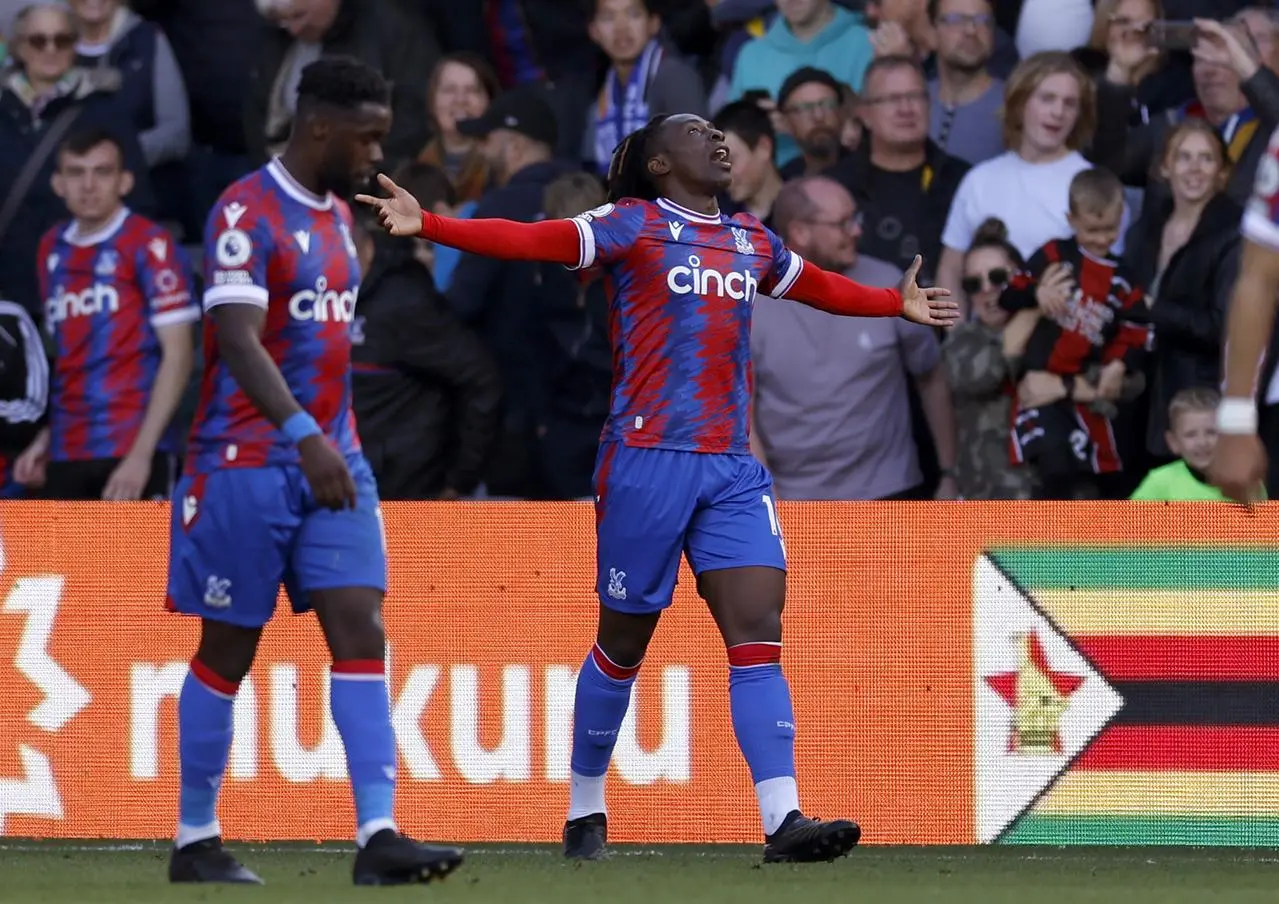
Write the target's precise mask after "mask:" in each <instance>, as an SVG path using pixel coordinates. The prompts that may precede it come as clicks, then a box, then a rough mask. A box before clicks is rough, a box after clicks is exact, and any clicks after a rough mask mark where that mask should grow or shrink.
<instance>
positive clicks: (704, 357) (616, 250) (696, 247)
mask: <svg viewBox="0 0 1279 904" xmlns="http://www.w3.org/2000/svg"><path fill="white" fill-rule="evenodd" d="M573 222H574V223H575V224H576V225H577V229H578V236H579V240H580V255H579V258H580V259H579V261H578V264H577V268H578V269H585V268H589V267H594V266H598V267H602V268H603V270H604V272H605V275H606V276H607V278H608V280H609V283H610V308H609V328H610V333H611V339H612V345H613V399H612V404H611V407H610V412H609V417H608V421H607V422H606V423H605V426H604V432H603V436H602V440H603V441H608V440H620V441H621V442H623V443H625V444H626V445H628V446H638V447H648V448H658V449H679V450H683V451H689V452H711V453H714V452H732V453H743V454H744V453H748V452H749V451H750V405H751V389H752V385H751V381H752V376H751V364H750V329H751V311H752V309H753V306H754V302H755V297H756V296H757V295H758V294H759V293H760V292H763V293H764V294H765V295H769V296H772V297H775V298H781V297H782V296H783V295H785V294H786V292H787V290H789V289H790V288H791V286H793V285H794V284H795V280H796V279H798V278H799V274H800V272H801V271H802V270H803V267H804V261H803V259H802V258H801V257H800V256H799V255H797V254H794V253H792V252H791V251H790V250H789V249H787V248H786V246H785V245H784V244H783V243H782V240H781V239H780V238H778V237H777V236H776V235H774V234H773V232H772V231H770V230H769V229H767V228H766V227H765V226H764V225H763V224H762V223H761V222H760V221H759V220H758V219H756V218H755V217H753V216H751V215H750V214H746V213H740V214H737V215H735V216H732V217H727V216H707V215H706V214H699V213H696V212H694V211H691V210H688V209H686V208H684V207H681V206H679V205H677V204H675V203H673V202H671V201H668V200H666V199H665V198H662V199H659V200H658V201H656V202H649V201H636V200H631V199H626V200H623V201H621V202H619V203H618V204H616V205H614V204H605V205H604V206H603V207H599V208H596V209H595V210H592V211H589V212H587V213H584V214H581V215H580V216H578V217H575V218H574V219H573Z"/></svg>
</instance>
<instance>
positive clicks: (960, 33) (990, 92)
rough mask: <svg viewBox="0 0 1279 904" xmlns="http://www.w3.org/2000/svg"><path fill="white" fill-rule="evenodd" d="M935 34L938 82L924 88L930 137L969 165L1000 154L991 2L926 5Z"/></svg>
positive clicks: (949, 0) (1000, 96)
mask: <svg viewBox="0 0 1279 904" xmlns="http://www.w3.org/2000/svg"><path fill="white" fill-rule="evenodd" d="M928 14H929V18H930V19H931V20H932V23H933V28H934V30H935V32H936V35H937V42H936V43H937V50H936V55H935V59H936V62H937V77H936V78H934V79H933V80H932V81H931V82H929V83H928V97H929V101H930V107H931V111H930V116H929V120H930V123H929V128H928V135H929V137H930V138H931V139H932V140H933V141H934V142H935V143H936V144H937V146H938V147H940V148H941V149H942V150H943V151H945V152H946V153H948V154H950V155H951V156H953V157H958V158H960V159H961V160H964V161H965V162H967V163H970V164H974V165H976V164H978V163H981V162H982V161H983V160H988V159H990V158H991V157H997V156H999V155H1000V154H1002V153H1003V152H1004V138H1003V133H1002V131H1001V129H1000V120H999V109H1000V106H1001V105H1002V104H1003V101H1004V83H1003V82H1002V81H1001V80H999V79H997V78H994V77H992V76H991V74H990V58H991V54H992V53H994V49H995V15H994V11H993V10H992V8H991V4H990V0H929V3H928Z"/></svg>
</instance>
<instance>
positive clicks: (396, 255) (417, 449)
mask: <svg viewBox="0 0 1279 904" xmlns="http://www.w3.org/2000/svg"><path fill="white" fill-rule="evenodd" d="M422 200H423V203H428V200H429V199H422ZM375 232H376V233H380V230H378V229H377V228H376V225H374V226H372V228H370V224H369V222H368V221H367V218H362V219H360V220H359V221H357V229H356V246H357V249H358V251H359V255H360V267H361V269H362V270H363V273H364V276H363V280H362V281H361V284H360V297H359V301H358V302H357V303H356V308H355V322H354V324H353V325H352V340H353V345H352V350H351V359H352V362H351V364H352V374H353V383H354V386H353V389H354V407H355V417H356V421H357V423H358V424H359V430H360V439H361V441H362V442H363V445H364V455H365V457H366V458H367V459H368V460H369V465H370V466H371V467H372V468H373V473H374V475H376V477H377V482H378V492H379V494H380V496H381V498H383V499H435V498H444V499H456V498H458V497H459V496H465V495H468V494H470V493H471V492H473V491H474V490H475V487H476V485H477V484H478V483H479V480H480V475H481V472H482V470H483V467H484V463H485V460H486V459H487V458H488V455H489V451H490V449H491V448H492V445H493V440H494V438H495V435H496V432H497V412H498V403H499V401H500V399H501V383H500V381H499V378H498V373H497V368H496V367H495V366H494V364H493V361H492V359H491V358H490V357H489V355H488V352H486V351H485V349H484V346H483V345H482V344H481V343H480V341H479V339H477V338H476V337H475V335H474V334H473V333H472V332H471V331H470V330H468V329H467V328H466V327H464V326H463V325H462V323H461V322H460V321H459V320H458V318H457V316H456V315H455V314H454V313H453V312H452V311H451V310H450V309H449V307H448V304H447V303H446V302H445V301H444V299H443V298H442V297H441V296H440V294H439V293H438V292H437V291H436V289H435V281H434V280H433V279H432V277H431V272H430V271H429V270H428V269H427V268H426V266H425V265H423V264H422V263H421V262H420V261H419V260H417V259H416V258H415V257H414V256H413V254H412V251H411V246H409V245H407V244H406V243H404V242H396V243H387V242H382V241H379V240H378V239H376V238H375Z"/></svg>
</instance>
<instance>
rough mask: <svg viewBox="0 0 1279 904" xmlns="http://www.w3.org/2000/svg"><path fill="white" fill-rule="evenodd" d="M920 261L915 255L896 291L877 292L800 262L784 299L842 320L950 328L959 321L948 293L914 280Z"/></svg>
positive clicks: (921, 260) (954, 305)
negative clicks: (903, 321)
mask: <svg viewBox="0 0 1279 904" xmlns="http://www.w3.org/2000/svg"><path fill="white" fill-rule="evenodd" d="M923 262H924V259H923V258H922V257H920V256H919V255H916V256H915V261H914V263H912V264H911V265H910V269H909V270H907V271H906V275H905V276H904V277H903V278H902V281H901V285H899V286H898V287H897V288H896V289H879V288H873V287H871V286H864V285H862V284H861V283H857V282H853V281H852V280H851V279H849V278H847V277H846V276H840V275H839V274H838V273H831V272H829V271H827V270H823V269H821V268H820V267H815V266H813V265H812V264H810V263H808V262H807V261H805V262H804V265H803V268H802V269H801V270H800V272H799V276H798V277H797V278H796V279H795V282H794V284H793V285H792V286H791V287H790V288H789V289H787V290H786V292H785V293H784V295H785V297H786V298H789V299H790V300H792V301H798V302H800V303H802V304H806V305H808V306H809V307H812V308H817V309H818V310H819V311H826V312H827V313H829V314H838V315H840V316H844V317H898V316H901V317H905V318H906V319H907V320H911V321H914V322H915V323H922V324H925V325H926V326H950V325H952V324H953V323H954V322H955V321H956V320H957V319H958V318H959V306H958V305H957V304H955V302H953V301H951V300H950V297H949V296H950V290H949V289H942V288H927V289H924V288H920V286H919V284H918V283H917V282H916V281H915V277H916V275H917V274H918V273H919V267H920V265H921V264H923Z"/></svg>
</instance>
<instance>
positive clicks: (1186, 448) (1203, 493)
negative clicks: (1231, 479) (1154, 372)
mask: <svg viewBox="0 0 1279 904" xmlns="http://www.w3.org/2000/svg"><path fill="white" fill-rule="evenodd" d="M1220 402H1221V396H1220V395H1218V394H1217V393H1216V392H1215V391H1214V390H1211V389H1201V388H1195V389H1183V390H1182V391H1181V392H1179V393H1177V394H1176V395H1175V396H1173V397H1172V402H1171V403H1169V405H1168V432H1167V433H1166V434H1165V437H1166V438H1167V440H1168V448H1169V449H1171V450H1172V451H1173V454H1175V455H1177V456H1178V458H1177V460H1176V461H1174V462H1172V463H1171V464H1167V465H1164V466H1163V467H1161V468H1155V469H1154V470H1153V471H1151V472H1150V473H1149V474H1147V475H1146V478H1145V479H1144V480H1143V481H1142V482H1141V486H1139V487H1137V490H1136V492H1134V493H1133V494H1132V498H1133V499H1136V500H1139V501H1143V502H1190V501H1206V502H1226V501H1229V500H1228V499H1227V498H1226V495H1225V494H1224V493H1222V492H1221V490H1219V489H1217V488H1216V487H1215V486H1213V485H1212V484H1211V483H1209V482H1208V477H1207V473H1208V468H1209V466H1210V465H1211V464H1212V457H1213V454H1214V453H1215V452H1216V451H1217V405H1218V404H1219V403H1220ZM1264 498H1265V487H1259V488H1258V499H1259V500H1260V499H1264Z"/></svg>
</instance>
